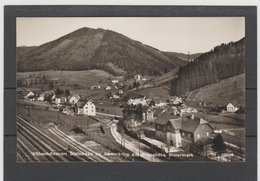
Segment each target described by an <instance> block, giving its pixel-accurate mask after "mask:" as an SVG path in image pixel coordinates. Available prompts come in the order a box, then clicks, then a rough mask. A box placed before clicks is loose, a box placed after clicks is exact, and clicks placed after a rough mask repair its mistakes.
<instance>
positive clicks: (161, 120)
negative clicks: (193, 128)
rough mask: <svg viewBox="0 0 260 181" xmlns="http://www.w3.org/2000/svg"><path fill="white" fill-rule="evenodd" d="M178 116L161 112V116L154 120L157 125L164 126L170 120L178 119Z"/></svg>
mask: <svg viewBox="0 0 260 181" xmlns="http://www.w3.org/2000/svg"><path fill="white" fill-rule="evenodd" d="M180 118H181V117H180V116H175V115H173V114H171V113H169V112H163V113H162V114H160V115H159V116H158V117H157V118H156V119H155V121H154V122H155V123H157V124H161V125H164V124H166V123H167V122H168V121H169V120H170V119H180Z"/></svg>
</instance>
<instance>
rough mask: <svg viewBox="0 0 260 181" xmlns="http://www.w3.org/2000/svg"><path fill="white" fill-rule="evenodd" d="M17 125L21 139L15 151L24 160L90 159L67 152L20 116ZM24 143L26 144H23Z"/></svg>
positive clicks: (62, 160) (63, 160)
mask: <svg viewBox="0 0 260 181" xmlns="http://www.w3.org/2000/svg"><path fill="white" fill-rule="evenodd" d="M17 126H18V137H20V139H22V140H23V141H21V140H20V139H18V140H17V145H18V146H19V147H18V150H17V151H18V154H19V155H20V157H22V158H24V159H22V160H24V161H29V162H31V161H54V162H68V161H92V160H91V159H88V158H85V159H82V158H80V157H78V156H71V155H69V154H67V148H65V147H63V146H62V145H60V144H59V143H57V142H56V141H54V140H52V139H51V138H49V137H48V136H46V135H45V134H43V133H42V132H41V131H39V130H38V129H36V128H35V127H33V126H31V125H30V124H29V123H27V122H26V121H25V120H23V119H22V118H20V117H18V121H17ZM25 140H26V141H27V142H26V141H25ZM23 142H25V143H23ZM25 144H26V145H28V146H25ZM28 147H30V148H28ZM25 157H26V158H25ZM32 158H34V159H32ZM37 158H38V160H37Z"/></svg>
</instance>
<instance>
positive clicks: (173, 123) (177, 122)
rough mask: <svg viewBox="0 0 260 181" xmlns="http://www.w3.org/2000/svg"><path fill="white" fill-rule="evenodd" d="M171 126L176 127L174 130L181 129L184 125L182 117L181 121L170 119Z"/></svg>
mask: <svg viewBox="0 0 260 181" xmlns="http://www.w3.org/2000/svg"><path fill="white" fill-rule="evenodd" d="M169 122H170V124H171V125H172V126H173V127H174V129H181V124H182V117H179V119H174V120H173V119H170V120H169Z"/></svg>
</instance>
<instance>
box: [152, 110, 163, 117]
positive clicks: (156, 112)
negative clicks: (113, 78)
mask: <svg viewBox="0 0 260 181" xmlns="http://www.w3.org/2000/svg"><path fill="white" fill-rule="evenodd" d="M162 112H163V109H155V112H154V116H158V115H159V114H161V113H162Z"/></svg>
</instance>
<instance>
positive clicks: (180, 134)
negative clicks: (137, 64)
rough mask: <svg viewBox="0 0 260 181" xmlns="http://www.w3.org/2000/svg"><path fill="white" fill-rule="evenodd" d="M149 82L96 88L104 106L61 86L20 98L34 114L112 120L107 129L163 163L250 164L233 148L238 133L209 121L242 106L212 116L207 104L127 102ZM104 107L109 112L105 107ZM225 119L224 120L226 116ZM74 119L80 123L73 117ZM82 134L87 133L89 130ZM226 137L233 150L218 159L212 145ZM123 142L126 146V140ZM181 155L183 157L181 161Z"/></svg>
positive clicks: (232, 104)
mask: <svg viewBox="0 0 260 181" xmlns="http://www.w3.org/2000/svg"><path fill="white" fill-rule="evenodd" d="M118 78H119V79H120V78H122V77H118ZM145 81H147V79H146V78H144V77H142V76H141V75H135V76H134V78H133V81H132V82H131V84H133V86H131V84H130V86H129V85H126V83H125V82H123V81H119V80H118V79H111V80H110V83H107V85H105V86H104V85H103V87H102V86H101V85H99V84H95V85H92V86H91V87H90V88H89V91H95V90H101V89H103V95H104V97H105V98H101V99H98V100H97V99H96V97H95V96H91V97H88V98H86V97H85V98H84V97H83V96H82V95H80V94H79V93H76V91H69V90H68V89H67V90H65V91H64V90H61V89H60V88H59V87H58V86H56V90H55V88H52V89H51V88H50V90H48V91H42V90H36V91H31V90H30V89H26V88H23V89H20V90H19V91H18V92H17V98H18V100H19V101H18V104H19V105H20V106H23V105H24V104H27V103H29V104H31V105H33V106H32V108H36V109H39V110H41V109H45V110H46V109H47V110H49V111H56V112H58V113H62V114H64V115H68V116H83V117H84V116H91V117H94V118H96V119H97V120H102V119H103V120H104V119H105V120H110V121H107V122H103V123H105V124H106V125H110V124H111V123H115V124H117V132H118V133H119V134H127V135H128V136H130V137H132V138H134V139H136V140H139V142H142V143H143V144H145V145H147V146H148V147H150V148H153V150H155V151H156V152H157V153H162V154H163V156H162V157H164V156H165V155H167V156H166V157H168V158H170V159H173V160H174V159H176V157H184V158H183V159H184V160H185V159H187V157H190V154H193V155H194V157H202V159H203V160H204V157H205V158H206V160H211V161H232V159H233V160H241V159H242V160H243V159H244V158H243V155H244V154H243V149H244V148H243V147H242V145H237V144H235V142H233V143H231V142H232V141H231V139H230V140H229V138H230V137H232V136H233V137H234V136H235V135H234V133H233V132H231V131H230V130H228V129H220V128H222V127H220V128H219V127H218V126H216V124H214V122H213V123H211V122H209V121H208V120H207V117H212V116H213V115H214V116H215V118H217V117H218V116H219V115H220V114H231V115H232V114H235V112H236V111H238V110H239V106H238V105H237V104H236V103H235V102H234V101H233V102H230V103H228V104H227V105H225V106H217V107H215V108H214V109H211V113H210V114H208V113H207V112H209V111H210V110H208V111H205V110H207V109H205V107H206V106H207V105H206V103H205V102H206V101H205V102H202V103H199V104H198V105H197V106H196V107H194V106H188V105H187V103H186V101H185V100H183V99H182V98H181V97H177V96H172V97H171V99H167V100H162V99H160V100H158V99H155V98H153V97H146V96H144V97H142V96H137V97H130V98H129V99H127V100H125V99H123V98H124V96H125V95H126V93H127V91H129V87H130V88H135V87H138V86H139V85H140V84H142V83H144V82H145ZM86 91H88V90H86ZM21 100H23V101H21ZM104 105H106V106H105V107H103V106H104ZM107 107H109V108H110V109H109V108H107ZM200 108H201V109H200ZM28 109H29V108H28ZM114 110H117V111H114ZM208 115H210V116H208ZM214 116H213V117H214ZM110 117H111V119H110ZM221 117H222V118H223V116H221ZM71 119H74V118H73V117H71ZM58 126H59V125H58ZM80 129H83V128H82V127H81V128H80ZM82 131H83V132H84V130H82ZM222 132H224V133H225V135H228V140H226V137H225V147H228V149H224V150H223V151H222V153H217V152H216V151H214V150H212V144H213V140H214V139H215V138H216V137H217V135H220V134H221V133H222ZM120 139H121V142H122V139H123V137H121V138H120ZM223 144H224V141H223ZM139 149H140V148H139ZM225 150H226V151H225ZM237 153H238V154H237ZM180 154H183V155H182V156H180ZM230 154H232V157H231V156H230ZM173 155H175V156H173ZM185 155H186V156H185ZM187 155H188V156H187ZM225 155H228V156H225ZM171 156H172V157H171ZM159 157H160V156H159ZM192 157H193V156H192ZM196 159H197V158H196ZM189 160H192V158H189Z"/></svg>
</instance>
